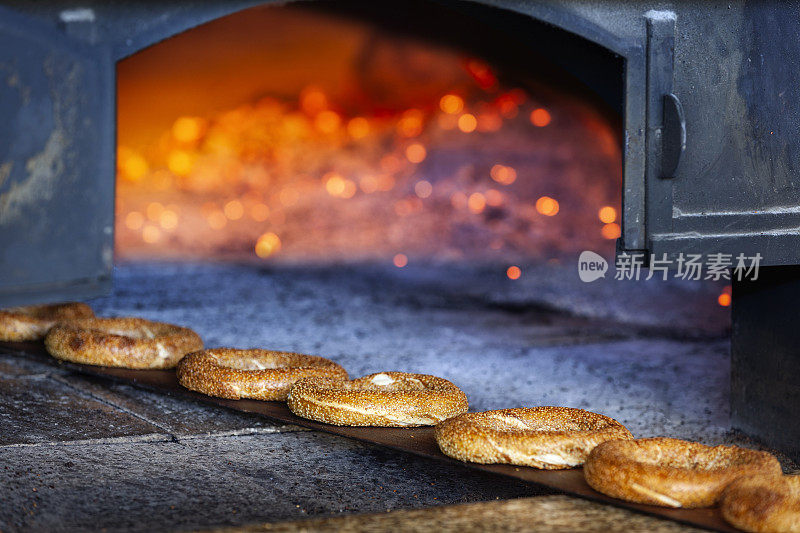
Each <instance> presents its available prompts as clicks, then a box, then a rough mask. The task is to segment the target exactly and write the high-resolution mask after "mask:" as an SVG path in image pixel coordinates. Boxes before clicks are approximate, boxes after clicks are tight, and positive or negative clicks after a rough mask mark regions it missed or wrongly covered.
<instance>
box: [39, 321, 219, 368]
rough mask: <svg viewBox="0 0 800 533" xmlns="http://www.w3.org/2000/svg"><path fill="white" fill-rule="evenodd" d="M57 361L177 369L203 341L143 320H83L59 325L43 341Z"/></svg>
mask: <svg viewBox="0 0 800 533" xmlns="http://www.w3.org/2000/svg"><path fill="white" fill-rule="evenodd" d="M44 344H45V347H46V348H47V351H48V352H50V355H52V356H53V357H55V358H56V359H62V360H64V361H71V362H73V363H82V364H86V365H101V366H116V367H122V368H137V369H141V368H174V367H175V365H177V364H178V361H180V360H181V358H182V357H183V356H184V355H186V354H187V353H189V352H194V351H197V350H200V349H201V348H202V347H203V341H202V340H200V337H199V336H198V335H197V333H195V332H194V331H192V330H190V329H188V328H182V327H180V326H173V325H172V324H165V323H163V322H152V321H150V320H145V319H143V318H84V319H80V320H73V321H71V322H69V323H63V324H57V325H56V326H54V327H53V329H51V330H50V333H48V334H47V337H45V340H44Z"/></svg>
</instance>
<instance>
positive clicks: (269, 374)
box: [178, 348, 347, 400]
mask: <svg viewBox="0 0 800 533" xmlns="http://www.w3.org/2000/svg"><path fill="white" fill-rule="evenodd" d="M315 376H318V377H326V378H338V379H347V372H346V371H345V370H344V368H342V367H341V366H339V365H337V364H336V363H334V362H333V361H330V360H328V359H325V358H324V357H316V356H314V355H303V354H299V353H291V352H273V351H271V350H234V349H232V348H219V349H216V350H201V351H199V352H194V353H190V354H189V355H187V356H186V357H184V358H183V359H181V362H180V363H178V381H180V382H181V385H183V386H184V387H186V388H187V389H191V390H194V391H198V392H202V393H204V394H208V395H209V396H219V397H220V398H231V399H233V400H238V399H239V398H253V399H255V400H285V399H286V396H288V395H289V389H291V388H292V385H294V384H295V382H296V381H297V380H299V379H302V378H307V377H315Z"/></svg>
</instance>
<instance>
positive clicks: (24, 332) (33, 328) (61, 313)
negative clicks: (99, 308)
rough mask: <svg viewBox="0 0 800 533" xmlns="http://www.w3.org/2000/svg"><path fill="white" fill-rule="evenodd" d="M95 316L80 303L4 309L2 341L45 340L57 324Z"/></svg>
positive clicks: (1, 314) (0, 315)
mask: <svg viewBox="0 0 800 533" xmlns="http://www.w3.org/2000/svg"><path fill="white" fill-rule="evenodd" d="M93 316H94V313H93V312H92V308H91V307H89V306H88V305H86V304H82V303H78V302H68V303H61V304H48V305H28V306H25V307H12V308H9V309H2V310H0V341H4V342H19V341H36V340H39V339H43V338H44V336H45V335H47V332H48V331H50V328H52V327H53V326H54V325H55V324H56V323H57V322H61V321H68V320H74V319H76V318H91V317H93Z"/></svg>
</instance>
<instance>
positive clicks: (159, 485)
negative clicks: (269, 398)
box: [0, 264, 794, 531]
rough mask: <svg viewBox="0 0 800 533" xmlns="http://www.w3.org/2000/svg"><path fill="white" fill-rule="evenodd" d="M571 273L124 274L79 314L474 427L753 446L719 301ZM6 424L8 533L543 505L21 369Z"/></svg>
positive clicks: (9, 379)
mask: <svg viewBox="0 0 800 533" xmlns="http://www.w3.org/2000/svg"><path fill="white" fill-rule="evenodd" d="M565 270H566V269H561V270H559V269H550V270H548V269H547V267H542V268H541V269H540V270H539V271H538V272H532V271H528V272H527V274H528V275H529V276H530V278H529V279H528V281H525V282H523V283H518V284H513V282H511V281H510V280H507V279H503V277H502V276H494V275H493V273H492V271H491V270H489V269H481V268H475V269H472V270H469V269H463V270H461V271H455V272H454V271H453V270H452V269H449V268H444V267H441V266H440V267H430V268H427V269H419V270H417V271H414V270H407V271H403V272H398V271H387V270H385V269H382V268H381V267H361V268H356V267H341V268H328V269H322V268H318V269H311V268H290V267H272V268H270V269H265V268H261V267H253V266H247V265H240V266H230V265H228V266H222V265H192V264H133V265H124V266H121V267H118V268H117V270H116V273H115V288H114V292H113V294H112V295H110V296H108V297H106V298H101V299H97V300H95V301H93V302H91V303H92V305H93V306H94V307H95V309H96V311H97V312H98V314H100V315H136V316H143V317H145V318H150V319H154V320H163V321H167V322H173V323H177V324H182V325H186V326H189V327H192V328H194V329H195V330H196V331H197V332H198V333H200V335H201V336H202V337H203V339H204V341H205V343H206V345H207V346H209V347H213V346H237V347H269V348H275V349H283V350H292V351H300V352H306V353H314V354H319V355H324V356H326V357H330V358H332V359H334V360H336V361H338V362H339V363H341V364H342V365H343V366H344V367H345V368H346V369H347V370H348V371H349V372H350V374H351V375H352V376H358V375H363V374H367V373H370V372H377V371H384V370H403V371H410V372H423V373H430V374H436V375H439V376H442V377H445V378H447V379H450V380H451V381H453V382H455V383H456V384H457V385H459V386H460V387H461V388H462V389H463V390H464V391H465V392H466V393H467V396H468V397H469V399H470V404H471V408H472V409H474V410H483V409H496V408H503V407H516V406H524V405H569V406H573V407H581V408H585V409H591V410H594V411H599V412H602V413H604V414H607V415H610V416H612V417H615V418H617V419H618V420H620V421H621V422H623V423H624V424H626V425H627V426H628V427H629V428H630V429H631V431H633V433H634V434H635V435H637V436H654V435H669V436H675V437H680V438H688V439H695V440H700V441H702V442H707V443H720V442H737V443H744V444H746V445H753V444H752V443H747V442H746V441H744V439H742V438H740V437H737V436H736V435H733V434H731V433H730V432H729V431H728V427H729V425H728V379H729V378H728V374H729V362H728V358H729V356H728V340H727V338H726V328H727V327H728V323H727V316H726V314H725V313H723V312H718V311H719V310H717V309H716V308H714V307H713V305H714V295H715V291H716V290H717V289H718V287H717V286H716V285H700V286H698V287H695V288H693V289H691V290H689V289H687V288H686V287H681V286H676V285H674V284H652V283H651V284H645V285H644V286H637V285H633V284H622V283H621V282H620V285H619V286H618V287H616V288H615V286H614V285H610V286H604V285H595V286H594V288H587V287H584V286H582V285H580V282H577V283H576V282H575V281H574V280H572V281H571V280H570V278H569V276H568V275H567V274H566V273H564V271H565ZM569 274H572V272H570V273H569ZM574 278H576V279H577V276H574ZM610 282H613V281H612V280H610ZM609 291H617V293H616V294H615V295H610V293H609ZM709 300H710V301H711V302H712V303H711V304H709V303H708V301H709ZM656 301H657V302H660V303H663V304H664V309H663V310H659V309H653V308H652V305H653V302H656ZM676 302H680V305H677V303H676ZM587 309H590V310H591V312H589V311H587ZM696 316H702V317H703V318H702V319H697V320H695V319H693V317H696ZM0 421H1V422H2V428H3V430H2V431H0V464H2V465H3V467H2V468H0V487H3V493H4V504H3V506H1V507H0V529H2V530H25V529H35V530H43V529H44V530H50V529H59V530H70V531H72V530H83V529H100V528H107V529H109V530H152V529H183V528H199V527H215V526H225V525H236V524H245V523H251V522H276V521H281V520H290V519H291V520H295V519H304V518H309V517H316V516H328V515H335V514H340V513H366V512H385V511H387V510H396V509H409V508H419V507H429V506H434V505H442V504H449V503H464V502H475V501H485V500H493V499H497V498H500V499H508V498H515V497H520V496H530V495H536V494H540V493H541V491H540V490H539V489H537V488H535V487H532V486H529V485H526V484H524V483H521V482H516V481H511V480H508V479H504V478H499V477H495V476H492V475H489V474H482V473H477V472H474V471H471V470H467V469H461V468H458V467H454V466H452V465H445V464H439V463H437V462H432V461H429V460H425V459H422V458H418V457H412V456H407V455H404V454H400V453H397V452H392V451H387V450H383V449H380V448H377V447H374V446H370V445H366V444H361V443H355V442H352V441H349V440H347V439H343V438H339V437H334V436H331V435H326V434H322V433H318V432H313V431H304V430H301V429H300V428H297V427H293V426H280V425H274V424H271V423H269V422H268V421H266V420H264V419H261V418H259V417H257V416H250V415H245V414H241V413H236V412H233V411H229V410H226V409H222V408H217V407H212V406H208V405H203V404H199V403H195V402H192V401H188V400H185V399H179V398H174V397H170V396H167V395H162V394H158V393H153V392H149V391H144V390H140V389H138V388H136V387H133V386H130V385H125V384H119V383H112V382H108V381H105V380H102V379H90V378H86V377H83V376H77V375H73V374H71V373H69V372H68V371H66V370H64V369H62V368H59V367H58V366H56V365H53V364H51V363H50V362H48V361H47V360H33V359H29V358H25V357H23V356H19V355H11V354H0ZM786 466H787V468H793V467H794V465H790V464H788V463H786Z"/></svg>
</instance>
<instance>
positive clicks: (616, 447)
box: [583, 438, 781, 508]
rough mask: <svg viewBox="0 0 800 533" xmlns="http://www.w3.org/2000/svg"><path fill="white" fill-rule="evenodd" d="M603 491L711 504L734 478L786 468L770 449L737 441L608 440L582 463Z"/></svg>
mask: <svg viewBox="0 0 800 533" xmlns="http://www.w3.org/2000/svg"><path fill="white" fill-rule="evenodd" d="M583 472H584V476H585V477H586V481H587V483H589V485H590V486H591V487H592V488H593V489H595V490H596V491H598V492H602V493H603V494H607V495H608V496H612V497H614V498H619V499H621V500H627V501H629V502H636V503H646V504H650V505H661V506H664V507H687V508H694V507H709V506H711V505H714V504H715V503H716V502H717V500H718V499H719V496H720V494H721V493H722V489H724V488H725V486H726V485H728V484H729V483H730V482H732V481H733V480H735V479H737V478H739V477H742V476H751V475H754V474H774V475H778V474H780V473H781V466H780V464H779V463H778V460H777V459H775V457H774V456H772V455H771V454H769V453H767V452H760V451H756V450H749V449H747V448H740V447H738V446H706V445H704V444H700V443H697V442H689V441H685V440H679V439H668V438H653V439H637V440H615V441H609V442H604V443H603V444H600V445H599V446H597V447H596V448H595V449H593V450H592V451H591V452H590V453H589V457H588V458H587V459H586V464H584V465H583Z"/></svg>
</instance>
